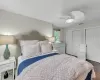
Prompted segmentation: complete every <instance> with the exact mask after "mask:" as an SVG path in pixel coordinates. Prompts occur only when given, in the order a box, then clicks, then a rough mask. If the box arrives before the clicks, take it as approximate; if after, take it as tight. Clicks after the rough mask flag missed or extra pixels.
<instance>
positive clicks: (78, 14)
mask: <svg viewBox="0 0 100 80" xmlns="http://www.w3.org/2000/svg"><path fill="white" fill-rule="evenodd" d="M59 19H63V20H65V22H66V23H72V22H81V21H83V20H84V19H85V15H84V13H83V12H82V11H72V12H70V14H69V15H61V16H60V17H59Z"/></svg>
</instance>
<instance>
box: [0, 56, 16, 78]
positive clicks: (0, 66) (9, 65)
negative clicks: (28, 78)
mask: <svg viewBox="0 0 100 80" xmlns="http://www.w3.org/2000/svg"><path fill="white" fill-rule="evenodd" d="M15 65H16V60H15V57H10V58H9V59H7V60H2V61H0V80H1V79H2V77H1V73H2V72H5V71H8V70H11V69H12V70H13V79H12V80H14V74H15V72H14V69H15Z"/></svg>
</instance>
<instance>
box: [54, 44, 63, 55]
mask: <svg viewBox="0 0 100 80" xmlns="http://www.w3.org/2000/svg"><path fill="white" fill-rule="evenodd" d="M52 45H53V50H57V51H58V52H59V53H60V54H65V43H53V44H52Z"/></svg>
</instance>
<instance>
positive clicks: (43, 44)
mask: <svg viewBox="0 0 100 80" xmlns="http://www.w3.org/2000/svg"><path fill="white" fill-rule="evenodd" d="M40 48H41V53H48V52H52V45H51V44H50V43H49V42H48V41H47V40H46V41H40Z"/></svg>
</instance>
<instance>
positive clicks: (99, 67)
mask: <svg viewBox="0 0 100 80" xmlns="http://www.w3.org/2000/svg"><path fill="white" fill-rule="evenodd" d="M88 61H89V62H90V63H92V65H93V66H94V71H95V73H96V78H95V79H94V80H100V63H98V62H95V61H90V60H88Z"/></svg>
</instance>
